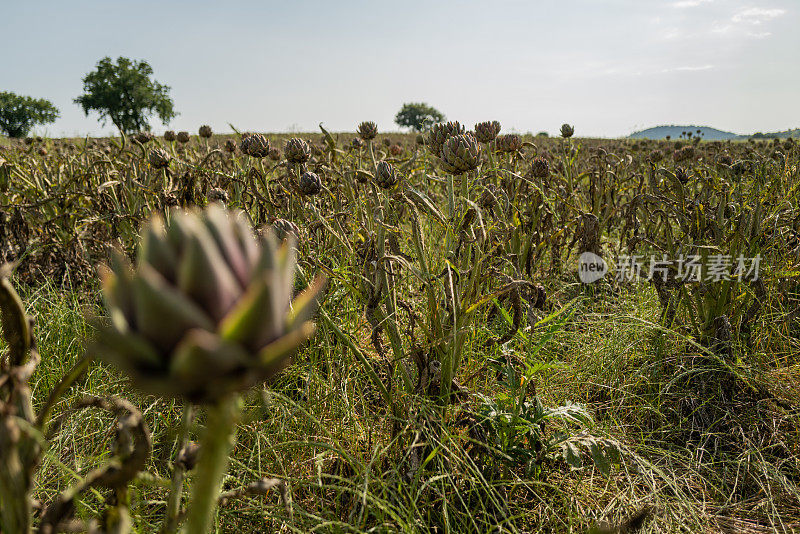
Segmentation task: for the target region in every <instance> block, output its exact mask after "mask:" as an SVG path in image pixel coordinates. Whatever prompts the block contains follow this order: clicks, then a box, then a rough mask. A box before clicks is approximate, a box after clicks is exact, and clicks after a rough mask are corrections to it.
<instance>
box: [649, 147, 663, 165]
mask: <svg viewBox="0 0 800 534" xmlns="http://www.w3.org/2000/svg"><path fill="white" fill-rule="evenodd" d="M647 158H648V159H649V160H650V161H652V162H653V163H658V162H659V161H661V160H662V159H664V153H663V152H662V151H661V150H659V149H655V150H653V151H652V152H650V155H649V156H648V157H647Z"/></svg>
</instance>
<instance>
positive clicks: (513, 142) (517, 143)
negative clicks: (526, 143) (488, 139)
mask: <svg viewBox="0 0 800 534" xmlns="http://www.w3.org/2000/svg"><path fill="white" fill-rule="evenodd" d="M494 148H495V151H497V152H500V153H501V154H516V153H517V152H519V151H520V149H521V148H522V138H521V137H520V136H518V135H517V134H506V135H500V136H498V137H497V139H495V140H494Z"/></svg>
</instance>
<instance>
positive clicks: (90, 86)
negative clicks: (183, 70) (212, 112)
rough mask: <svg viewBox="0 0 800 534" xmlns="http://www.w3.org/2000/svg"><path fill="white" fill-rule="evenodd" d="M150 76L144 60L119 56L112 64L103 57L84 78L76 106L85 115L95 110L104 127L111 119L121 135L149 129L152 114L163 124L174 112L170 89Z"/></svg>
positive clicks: (148, 67) (150, 69)
mask: <svg viewBox="0 0 800 534" xmlns="http://www.w3.org/2000/svg"><path fill="white" fill-rule="evenodd" d="M152 75H153V68H152V67H151V66H150V65H149V64H148V63H147V62H146V61H131V60H130V59H128V58H125V57H120V58H117V62H116V63H114V62H112V61H111V58H110V57H105V58H103V59H101V60H100V62H99V63H98V64H97V68H96V69H95V70H94V71H93V72H90V73H89V74H87V75H86V76H84V78H83V93H84V94H82V95H81V96H79V97H78V98H76V99H75V103H76V104H79V105H80V106H81V107H82V108H83V112H84V113H85V114H86V115H87V116H88V115H89V112H90V111H96V112H98V113H99V114H100V118H101V119H102V121H103V124H105V123H106V120H110V121H111V122H112V123H113V124H114V126H116V127H117V128H118V129H119V131H121V132H124V133H131V132H138V131H142V130H149V129H150V125H149V124H148V120H149V118H150V117H152V116H153V115H156V116H158V118H159V119H161V122H162V123H163V124H165V125H166V124H167V123H169V121H170V119H172V118H173V117H175V115H177V113H175V110H174V109H173V102H172V99H171V98H170V97H169V91H170V88H169V87H168V86H166V85H162V84H160V83H158V82H157V81H155V80H153V79H152V78H151V77H152Z"/></svg>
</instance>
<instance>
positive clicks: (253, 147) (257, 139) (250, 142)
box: [241, 134, 270, 158]
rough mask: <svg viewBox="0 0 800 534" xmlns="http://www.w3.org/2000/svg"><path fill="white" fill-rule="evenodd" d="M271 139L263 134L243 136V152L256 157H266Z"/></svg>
mask: <svg viewBox="0 0 800 534" xmlns="http://www.w3.org/2000/svg"><path fill="white" fill-rule="evenodd" d="M269 148H270V147H269V139H267V138H266V137H264V136H263V135H261V134H250V135H248V136H245V137H242V143H241V149H242V153H244V154H247V155H248V156H252V157H254V158H265V157H267V156H268V155H269Z"/></svg>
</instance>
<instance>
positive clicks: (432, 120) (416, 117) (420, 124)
mask: <svg viewBox="0 0 800 534" xmlns="http://www.w3.org/2000/svg"><path fill="white" fill-rule="evenodd" d="M443 120H444V115H443V114H442V113H441V112H440V111H439V110H437V109H436V108H434V107H432V106H429V105H428V104H425V103H423V102H412V103H409V104H403V107H402V108H400V111H399V112H397V115H396V116H395V118H394V122H396V123H397V125H398V126H402V127H404V128H411V129H412V130H414V131H415V132H421V131H423V130H427V129H428V128H430V127H431V126H432V125H434V124H436V123H437V122H442V121H443Z"/></svg>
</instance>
